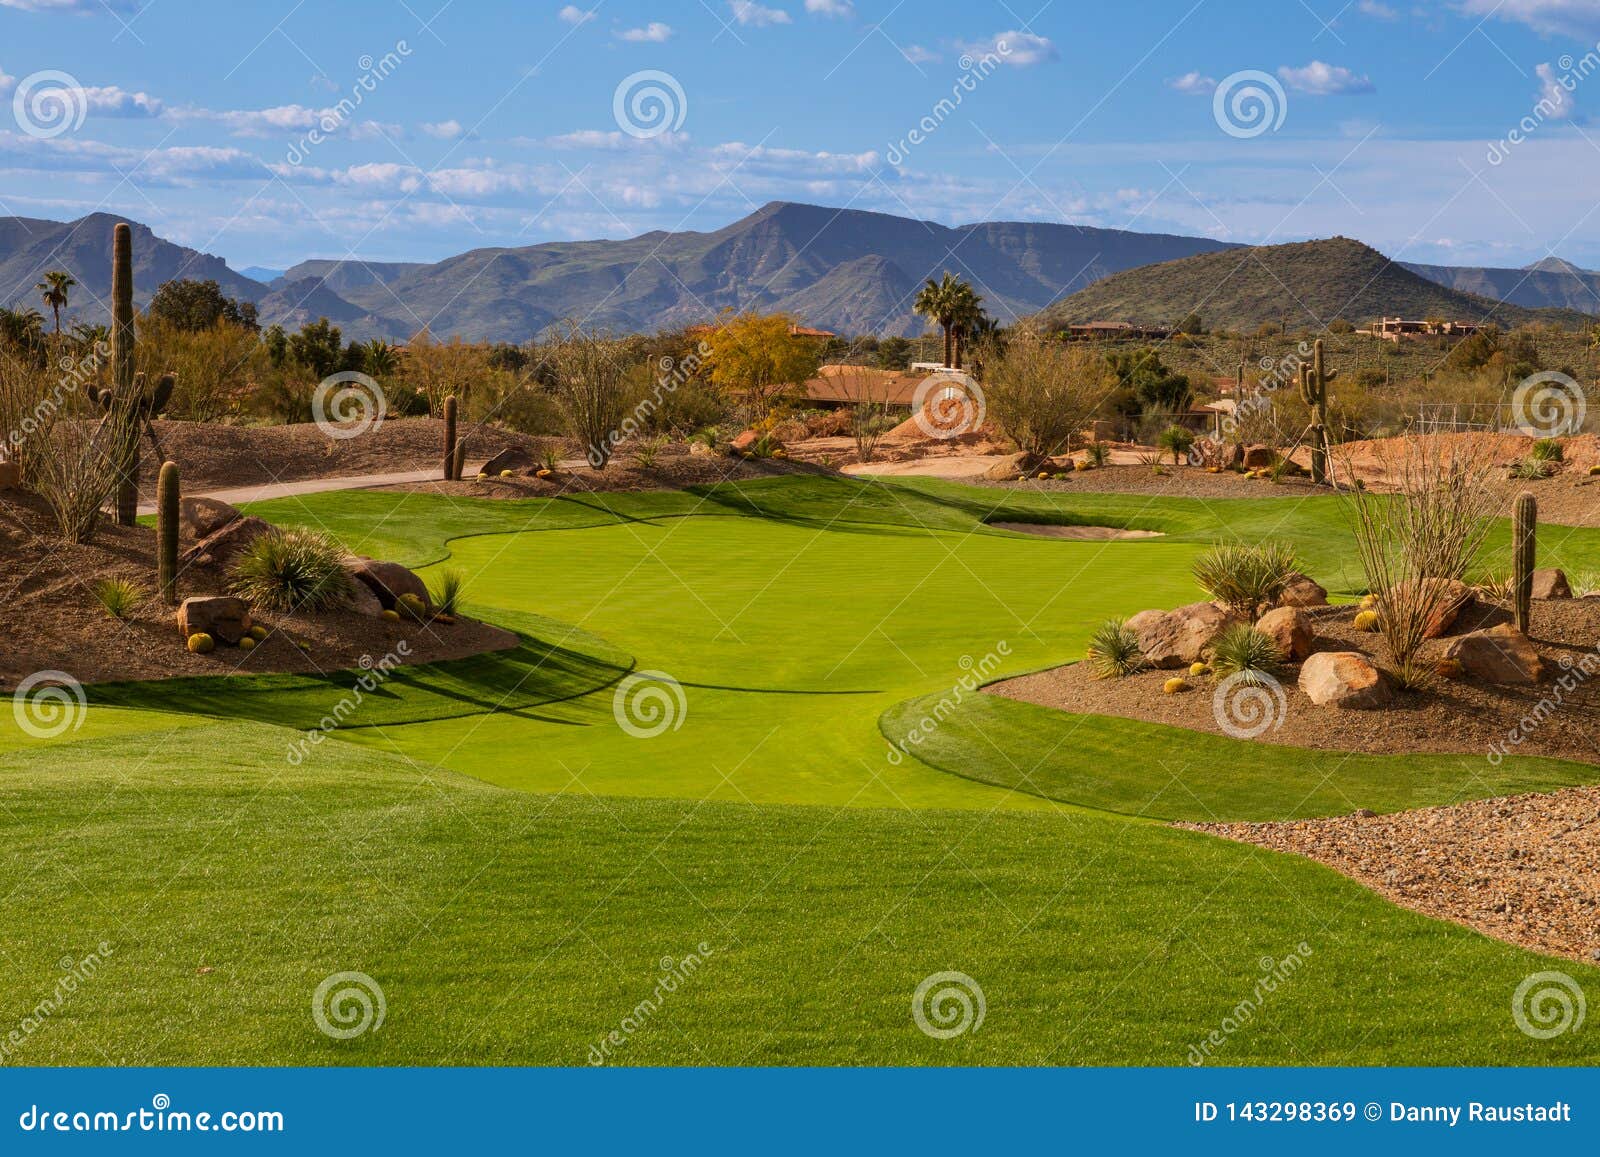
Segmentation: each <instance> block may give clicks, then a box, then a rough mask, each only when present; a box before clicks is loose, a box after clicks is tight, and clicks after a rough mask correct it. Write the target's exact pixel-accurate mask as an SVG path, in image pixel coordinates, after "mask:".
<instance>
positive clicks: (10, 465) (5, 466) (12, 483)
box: [0, 462, 22, 490]
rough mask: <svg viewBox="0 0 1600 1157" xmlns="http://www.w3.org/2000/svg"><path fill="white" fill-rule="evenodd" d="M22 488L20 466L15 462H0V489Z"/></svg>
mask: <svg viewBox="0 0 1600 1157" xmlns="http://www.w3.org/2000/svg"><path fill="white" fill-rule="evenodd" d="M21 489H22V467H21V466H20V465H19V464H17V463H16V462H0V490H21Z"/></svg>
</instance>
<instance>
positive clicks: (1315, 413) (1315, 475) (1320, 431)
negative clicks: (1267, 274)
mask: <svg viewBox="0 0 1600 1157" xmlns="http://www.w3.org/2000/svg"><path fill="white" fill-rule="evenodd" d="M1300 371H1301V372H1300V396H1301V397H1302V398H1304V399H1305V403H1306V406H1307V407H1309V408H1310V410H1311V480H1312V481H1313V482H1315V483H1317V485H1319V486H1320V485H1323V484H1324V483H1326V482H1327V481H1328V383H1329V382H1331V381H1333V379H1334V378H1335V377H1336V376H1338V375H1337V371H1335V372H1332V373H1330V372H1329V371H1328V370H1327V369H1326V367H1325V364H1324V362H1323V353H1322V339H1321V338H1320V337H1319V338H1318V339H1317V342H1316V345H1314V346H1312V348H1311V366H1310V368H1309V369H1308V368H1307V367H1305V366H1301V367H1300Z"/></svg>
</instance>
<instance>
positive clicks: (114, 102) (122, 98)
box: [82, 84, 161, 118]
mask: <svg viewBox="0 0 1600 1157" xmlns="http://www.w3.org/2000/svg"><path fill="white" fill-rule="evenodd" d="M82 92H83V96H84V100H85V101H86V102H87V107H88V109H89V111H90V112H92V113H98V114H99V115H100V116H108V117H130V118H134V117H158V116H160V115H161V102H160V101H159V100H157V99H156V98H155V97H153V96H151V95H150V94H149V93H147V92H124V91H123V90H122V89H120V88H118V87H117V86H116V85H114V84H113V85H108V86H106V87H104V88H85V89H83V90H82Z"/></svg>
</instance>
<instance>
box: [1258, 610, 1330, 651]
mask: <svg viewBox="0 0 1600 1157" xmlns="http://www.w3.org/2000/svg"><path fill="white" fill-rule="evenodd" d="M1256 630H1258V631H1260V632H1261V633H1262V634H1263V635H1265V636H1266V637H1267V638H1269V639H1271V640H1272V641H1273V643H1275V644H1276V645H1277V647H1278V650H1279V651H1280V652H1281V653H1282V655H1283V657H1284V658H1285V659H1287V660H1288V661H1289V662H1291V663H1298V662H1300V661H1301V660H1302V659H1305V658H1306V657H1307V656H1309V655H1310V654H1311V644H1312V641H1313V640H1314V639H1315V638H1316V637H1317V632H1316V628H1315V627H1313V626H1312V625H1311V616H1310V615H1308V614H1306V613H1305V612H1304V611H1302V610H1300V609H1298V608H1296V607H1279V608H1277V609H1276V610H1272V611H1268V612H1267V613H1266V614H1264V615H1262V616H1261V617H1260V618H1259V619H1257V620H1256Z"/></svg>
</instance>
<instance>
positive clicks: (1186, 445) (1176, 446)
mask: <svg viewBox="0 0 1600 1157" xmlns="http://www.w3.org/2000/svg"><path fill="white" fill-rule="evenodd" d="M1156 445H1157V446H1160V447H1161V448H1162V449H1163V450H1165V451H1166V452H1167V453H1168V454H1171V455H1172V464H1173V465H1174V466H1176V465H1178V463H1179V462H1180V461H1182V459H1183V456H1184V455H1185V454H1187V453H1188V452H1189V450H1190V449H1191V448H1192V447H1193V446H1194V433H1193V431H1191V430H1188V429H1186V428H1185V427H1183V426H1168V427H1167V428H1166V429H1165V430H1163V431H1161V434H1160V435H1159V436H1158V437H1157V438H1156Z"/></svg>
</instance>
